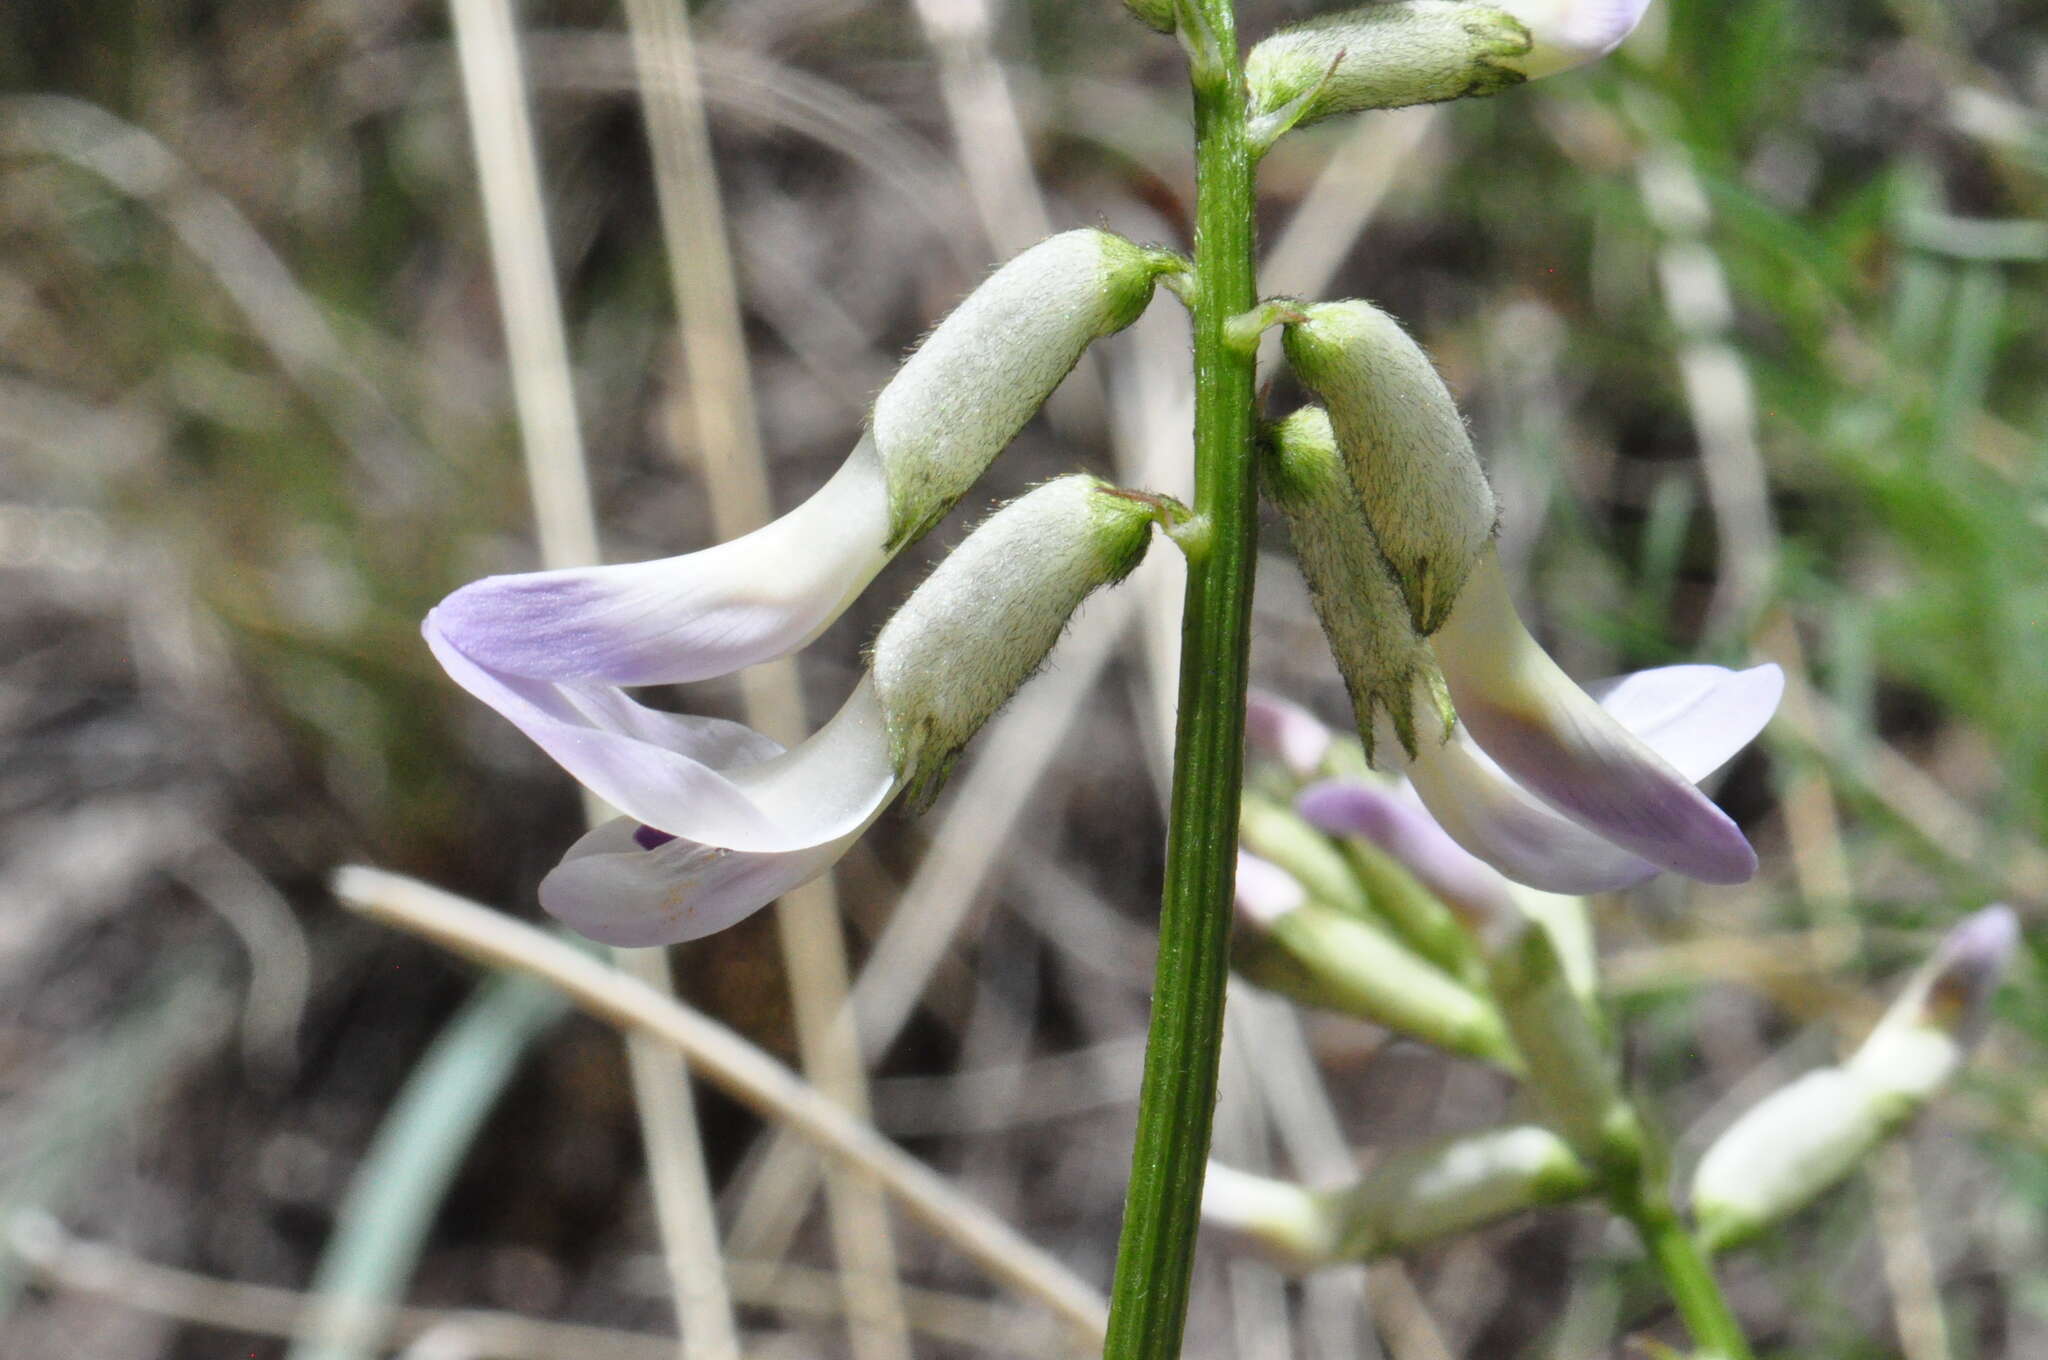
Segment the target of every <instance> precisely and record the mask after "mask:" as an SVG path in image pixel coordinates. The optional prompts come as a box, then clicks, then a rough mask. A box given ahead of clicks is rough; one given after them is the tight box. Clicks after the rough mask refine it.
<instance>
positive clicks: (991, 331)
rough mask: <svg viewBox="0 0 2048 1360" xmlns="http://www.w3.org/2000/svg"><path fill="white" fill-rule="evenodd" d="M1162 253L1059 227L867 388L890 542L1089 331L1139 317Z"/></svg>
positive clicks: (929, 519) (1049, 380) (1035, 394)
mask: <svg viewBox="0 0 2048 1360" xmlns="http://www.w3.org/2000/svg"><path fill="white" fill-rule="evenodd" d="M1186 267H1187V264H1186V261H1185V260H1183V259H1182V258H1181V257H1180V256H1178V255H1175V254H1172V253H1171V252H1167V251H1161V250H1152V249H1149V248H1146V247H1144V246H1139V245H1136V244H1134V243H1132V242H1130V241H1127V240H1125V239H1124V238H1123V237H1121V236H1117V235H1114V234H1113V233H1110V232H1106V231H1098V230H1095V229H1093V228H1083V229H1081V230H1078V231H1068V232H1062V233H1060V234H1059V235H1057V236H1052V237H1048V238H1047V239H1046V240H1043V241H1040V242H1039V243H1038V244H1037V245H1035V246H1032V247H1031V248H1030V249H1029V250H1026V251H1025V252H1023V253H1022V254H1021V255H1018V256H1017V257H1016V258H1015V259H1012V260H1011V261H1010V262H1009V263H1007V264H1005V265H1004V266H1002V268H1000V269H998V270H996V272H995V273H993V274H991V275H990V276H989V277H988V278H987V279H986V280H985V281H984V282H983V283H982V285H981V286H980V287H979V288H976V289H975V290H974V291H973V292H972V293H970V294H968V295H967V297H966V298H965V299H964V300H963V301H962V302H961V303H960V305H959V306H958V307H956V308H954V310H953V312H952V314H951V315H949V316H947V317H946V319H945V320H943V321H941V322H940V323H939V324H938V325H937V326H936V327H935V328H934V329H933V330H932V332H931V334H930V335H928V336H927V337H925V340H924V342H923V343H922V344H921V345H919V346H918V347H917V350H916V351H915V352H914V353H912V354H911V356H910V357H909V358H908V359H906V360H905V361H904V363H903V366H902V367H901V368H900V369H898V370H897V372H896V376H895V377H894V378H892V379H890V381H889V384H888V386H886V387H884V388H883V389H882V392H881V394H880V395H879V396H877V397H876V398H875V406H874V410H873V413H872V415H871V416H870V420H869V426H870V430H871V433H872V437H873V440H874V445H875V452H876V454H877V456H878V457H879V458H880V459H881V462H882V469H883V474H884V476H885V478H886V480H887V483H888V488H889V537H888V541H887V547H888V549H889V550H890V551H892V552H893V551H895V550H896V549H898V548H901V547H903V546H904V545H905V544H908V543H911V542H914V541H915V540H916V539H918V538H920V537H922V536H923V535H924V534H925V533H927V532H928V531H929V530H930V529H931V528H932V526H933V525H935V524H937V523H938V522H939V521H940V520H941V519H943V518H945V516H946V514H947V512H948V511H950V510H951V509H952V508H953V506H954V505H955V504H956V503H958V501H959V500H960V498H961V497H962V496H963V495H965V494H966V493H967V490H968V489H969V488H970V487H972V486H973V485H974V483H975V481H977V480H978V479H979V478H980V476H981V474H982V473H983V472H984V471H986V470H987V468H988V465H989V464H990V463H991V462H993V461H994V459H995V456H996V455H997V454H998V453H1000V452H1002V450H1003V449H1004V448H1005V447H1006V446H1007V445H1008V444H1009V443H1010V441H1011V440H1012V439H1014V438H1016V436H1017V432H1018V431H1019V430H1021V429H1023V428H1024V425H1025V423H1026V422H1027V421H1029V420H1030V419H1031V417H1032V416H1033V415H1034V414H1036V413H1037V411H1038V408H1039V407H1040V406H1043V405H1044V404H1045V399H1046V398H1047V397H1049V396H1051V395H1052V392H1053V389H1054V388H1056V387H1058V386H1059V385H1060V382H1061V380H1062V379H1064V378H1065V377H1066V376H1067V374H1068V373H1069V372H1070V371H1071V370H1072V369H1073V367H1074V365H1075V364H1076V363H1078V362H1079V361H1080V358H1081V355H1082V353H1083V352H1084V351H1085V350H1086V349H1087V348H1088V346H1089V345H1090V344H1092V343H1093V342H1094V341H1096V340H1097V339H1100V338H1101V337H1103V336H1105V335H1112V334H1114V333H1116V332H1117V331H1120V330H1122V329H1123V328H1124V327H1126V326H1128V325H1130V324H1131V323H1132V322H1133V321H1135V320H1137V318H1138V316H1139V314H1140V313H1142V312H1143V311H1144V310H1145V308H1146V306H1147V305H1148V304H1149V303H1150V302H1151V300H1152V295H1153V291H1154V289H1155V287H1156V285H1157V282H1158V280H1159V278H1160V276H1161V275H1163V274H1170V273H1175V272H1178V271H1181V270H1184V269H1185V268H1186Z"/></svg>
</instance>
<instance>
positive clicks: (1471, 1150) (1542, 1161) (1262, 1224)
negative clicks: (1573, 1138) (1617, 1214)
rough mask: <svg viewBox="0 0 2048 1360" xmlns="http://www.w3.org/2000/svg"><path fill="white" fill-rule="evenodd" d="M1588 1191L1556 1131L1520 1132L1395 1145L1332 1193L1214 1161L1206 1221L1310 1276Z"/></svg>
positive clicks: (1529, 1128) (1585, 1176) (1587, 1176)
mask: <svg viewBox="0 0 2048 1360" xmlns="http://www.w3.org/2000/svg"><path fill="white" fill-rule="evenodd" d="M1592 1188H1593V1177H1592V1175H1591V1173H1590V1172H1588V1171H1587V1170H1586V1168H1585V1167H1584V1166H1583V1165H1582V1164H1581V1163H1580V1162H1579V1160H1578V1158H1576V1157H1574V1156H1573V1155H1572V1151H1571V1149H1570V1148H1568V1147H1566V1146H1565V1144H1564V1143H1563V1142H1562V1141H1561V1140H1560V1139H1559V1138H1558V1137H1557V1135H1556V1134H1554V1133H1552V1132H1550V1131H1549V1130H1548V1129H1543V1128H1537V1127H1535V1126H1534V1125H1523V1126H1521V1127H1517V1128H1505V1129H1488V1130H1485V1131H1484V1132H1480V1133H1466V1134H1456V1135H1453V1136H1451V1137H1448V1138H1442V1139H1437V1140H1434V1141H1431V1142H1428V1143H1422V1144H1417V1145H1415V1146H1412V1147H1405V1148H1397V1149H1395V1150H1394V1151H1392V1152H1389V1153H1387V1154H1386V1155H1385V1156H1383V1157H1381V1158H1379V1159H1378V1160H1377V1161H1375V1162H1374V1163H1373V1166H1372V1169H1371V1170H1370V1171H1368V1172H1367V1173H1366V1174H1365V1175H1364V1176H1362V1177H1360V1178H1359V1179H1358V1180H1357V1181H1354V1182H1353V1183H1351V1184H1350V1185H1345V1186H1339V1187H1336V1188H1334V1189H1329V1190H1310V1189H1307V1188H1305V1187H1303V1186H1299V1185H1293V1184H1290V1183H1288V1182H1286V1181H1276V1180H1270V1179H1268V1178H1266V1177H1264V1176H1254V1175H1250V1174H1248V1173H1246V1172H1243V1171H1237V1170H1234V1169H1232V1168H1230V1167H1225V1166H1219V1165H1218V1164H1216V1163H1214V1162H1211V1163H1210V1164H1209V1174H1208V1180H1207V1182H1206V1184H1205V1185H1204V1188H1203V1194H1202V1221H1203V1223H1204V1224H1206V1225H1207V1226H1209V1227H1211V1228H1224V1229H1228V1230H1230V1231H1232V1232H1234V1233H1236V1234H1238V1235H1239V1236H1241V1237H1243V1238H1245V1239H1247V1240H1249V1241H1251V1242H1253V1243H1255V1244H1256V1245H1258V1246H1259V1247H1260V1248H1262V1249H1264V1250H1265V1251H1267V1252H1268V1253H1270V1254H1272V1255H1273V1256H1275V1257H1277V1258H1279V1260H1280V1262H1281V1263H1282V1264H1284V1265H1287V1266H1289V1267H1291V1268H1293V1269H1296V1270H1302V1271H1307V1270H1314V1269H1317V1268H1320V1267H1323V1266H1329V1265H1334V1264H1337V1263H1338V1262H1341V1261H1367V1260H1372V1259H1375V1258H1377V1257H1381V1256H1387V1255H1391V1254H1393V1253H1395V1252H1401V1251H1407V1250H1410V1249H1412V1248H1414V1247H1419V1246H1424V1245H1426V1244H1428V1243H1430V1242H1436V1241H1441V1240H1442V1239H1444V1238H1447V1237H1455V1236H1457V1235H1459V1234H1461V1233H1465V1232H1470V1231H1471V1230H1472V1229H1474V1228H1478V1227H1481V1226H1483V1225H1485V1224H1488V1223H1492V1222H1494V1221H1496V1220H1498V1219H1502V1218H1506V1217H1508V1216H1509V1215H1511V1214H1517V1213H1521V1212H1523V1211H1524V1210H1528V1209H1536V1208H1541V1207H1543V1206H1544V1205H1549V1204H1562V1203H1564V1202H1566V1201H1568V1200H1572V1199H1576V1198H1578V1197H1579V1196H1580V1195H1583V1194H1585V1193H1586V1192H1587V1191H1589V1190H1591V1189H1592Z"/></svg>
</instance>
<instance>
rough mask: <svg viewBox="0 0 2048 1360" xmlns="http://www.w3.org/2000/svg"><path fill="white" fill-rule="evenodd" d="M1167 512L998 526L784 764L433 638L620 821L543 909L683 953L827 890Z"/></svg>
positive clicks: (1046, 492)
mask: <svg viewBox="0 0 2048 1360" xmlns="http://www.w3.org/2000/svg"><path fill="white" fill-rule="evenodd" d="M1159 513H1160V511H1159V506H1158V503H1157V502H1156V500H1154V499H1152V498H1148V497H1132V496H1130V495H1128V494H1125V493H1119V492H1114V491H1113V490H1111V489H1108V488H1105V487H1104V486H1103V485H1102V484H1101V483H1099V482H1097V481H1096V480H1095V479H1094V478H1092V477H1083V476H1074V477H1063V478H1060V479H1058V480H1056V481H1053V482H1048V483H1047V484H1045V485H1044V486H1041V487H1039V488H1037V489H1036V490H1034V491H1032V492H1030V493H1028V494H1026V495H1024V496H1022V497H1019V498H1018V499H1017V500H1015V501H1013V502H1011V503H1010V504H1009V505H1007V506H1005V507H1003V508H1002V509H1001V510H998V511H997V512H996V513H995V514H994V515H992V516H990V517H989V518H988V519H987V520H986V521H984V522H983V523H982V524H981V525H980V526H979V527H977V528H976V529H975V531H974V532H973V533H971V534H969V535H968V537H967V539H966V540H965V542H963V543H962V544H961V546H960V547H959V548H958V549H957V550H955V551H954V553H953V554H952V555H951V556H949V557H947V558H946V559H945V560H944V561H943V562H941V563H940V564H939V566H938V567H937V568H936V569H935V570H934V571H933V572H932V574H931V575H930V576H929V577H928V578H927V579H926V580H925V582H924V584H922V585H921V586H919V587H918V589H917V590H916V591H915V592H913V593H912V595H911V596H910V599H909V600H908V601H907V602H906V603H905V604H904V606H903V608H902V609H900V610H899V611H898V612H897V614H896V616H895V617H894V618H892V619H891V620H890V621H889V623H888V624H887V625H885V626H884V627H883V629H882V631H881V633H880V635H879V636H878V637H877V638H876V640H875V645H874V648H873V652H872V663H873V664H872V669H871V671H870V673H869V675H868V676H866V677H865V678H863V680H862V681H861V683H860V684H859V685H858V686H857V687H856V688H855V689H854V691H853V694H852V695H851V696H850V697H849V698H848V699H847V701H846V703H845V704H844V705H843V706H842V707H841V708H840V710H839V713H838V714H837V716H835V717H834V718H833V719H832V720H831V721H830V722H828V723H826V724H825V726H824V727H822V728H820V729H819V730H818V732H817V733H816V734H815V735H813V736H812V737H811V738H810V739H809V740H807V741H805V742H803V743H802V744H801V745H799V746H797V747H796V748H794V749H792V750H784V749H783V748H782V747H781V746H780V745H778V744H777V743H775V742H773V741H770V740H769V739H768V738H766V737H764V736H762V735H760V734H759V733H757V732H755V731H753V730H752V729H750V728H747V727H744V726H741V725H740V724H738V723H731V722H724V721H721V720H719V719H715V718H700V717H690V716H685V715H678V714H670V713H661V712H656V711H655V710H652V709H649V708H645V707H643V706H641V705H640V704H637V703H635V702H634V701H633V700H631V699H630V698H628V697H627V696H626V694H625V693H624V692H623V691H622V690H621V689H619V688H618V687H617V685H616V684H615V683H610V681H611V672H609V671H607V670H603V669H598V668H597V667H596V665H595V664H593V669H592V671H590V672H587V673H584V674H580V675H568V676H560V675H558V676H556V677H554V678H546V679H543V678H536V677H534V676H531V675H520V674H514V673H510V672H508V671H505V670H501V669H497V668H495V667H493V666H491V665H489V664H486V663H484V662H483V661H482V660H481V659H479V658H478V657H477V656H476V655H475V654H474V653H473V652H472V651H471V650H470V647H469V646H468V645H467V641H468V640H467V639H465V638H462V637H459V636H457V635H456V634H455V633H454V632H453V631H451V630H450V629H449V628H448V627H446V626H445V620H444V618H443V615H442V611H440V610H436V611H435V612H433V613H431V614H429V615H428V616H427V620H426V623H425V625H424V627H423V631H424V633H425V635H426V639H427V643H428V645H429V646H430V647H431V648H432V649H433V652H434V655H435V657H436V658H437V659H438V660H439V661H440V662H441V665H442V666H443V667H444V668H445V669H446V670H447V672H448V674H449V676H450V677H451V678H453V679H454V680H455V682H456V683H457V684H459V685H461V686H462V687H463V688H464V689H466V690H468V691H469V692H470V693H471V694H473V695H475V696H476V697H477V698H479V699H481V700H483V701H484V702H485V703H487V704H489V705H490V706H491V707H492V708H495V709H496V710H497V711H498V712H499V713H501V714H503V715H504V716H505V717H506V718H509V719H510V720H511V721H512V722H513V723H515V724H516V725H517V726H518V727H519V729H520V730H521V731H523V732H524V733H526V735H527V736H528V737H530V738H532V739H533V741H534V742H535V743H536V744H538V745H539V746H540V747H541V749H542V750H544V751H546V752H547V753H548V754H549V755H550V756H552V757H553V758H554V759H555V760H556V761H557V762H558V763H559V764H560V765H561V766H562V767H563V768H564V769H566V770H568V771H569V773H570V774H572V775H574V776H575V777H576V778H577V779H578V780H580V781H581V782H582V783H583V784H584V785H585V786H586V787H587V788H589V789H590V790H591V791H592V792H594V793H596V794H597V795H598V796H599V797H601V798H603V799H604V800H605V801H607V802H609V803H611V804H613V805H614V806H616V807H617V808H618V809H619V810H620V811H621V812H622V813H624V814H625V815H624V816H623V817H621V818H619V819H617V820H614V821H611V822H608V823H606V824H605V825H603V826H601V827H599V828H597V829H596V830H594V831H591V832H590V833H588V834H587V835H585V836H584V837H583V838H582V839H581V840H579V841H578V842H577V843H576V844H575V845H574V846H573V847H571V849H570V851H569V853H568V855H567V856H566V857H565V858H564V860H563V862H562V863H561V865H559V866H558V867H557V868H556V869H555V870H554V871H553V872H552V873H551V874H549V875H548V877H547V878H546V880H544V881H543V883H542V884H541V894H540V895H541V904H542V905H543V906H544V907H546V908H547V909H548V910H549V911H550V912H552V913H553V914H554V915H556V916H558V917H560V918H561V919H562V920H564V921H566V922H567V923H569V924H570V925H572V926H574V927H575V928H576V929H578V930H580V931H582V932H583V933H584V934H586V935H589V936H591V937H592V938H594V939H599V940H603V941H605V942H607V943H611V944H625V945H646V944H656V943H662V942H674V941H678V940H687V939H692V938H695V937H696V936H699V935H703V934H706V933H709V932H710V931H714V930H719V929H722V928H723V927H725V926H728V925H730V924H732V923H733V922H735V921H737V920H739V919H740V918H741V917H743V916H745V915H747V914H748V913H750V912H752V911H754V910H756V909H757V908H759V907H762V906H765V905H766V904H767V903H769V902H770V901H773V900H774V899H775V898H776V897H778V896H780V895H781V894H782V893H783V892H785V891H787V890H788V889H789V888H791V887H794V886H796V885H797V884H799V883H802V882H805V881H807V880H808V879H810V878H813V877H815V876H816V875H817V874H819V873H822V872H823V871H824V870H825V869H826V868H828V867H830V866H831V864H832V863H833V862H834V861H836V860H837V859H838V858H839V856H840V855H842V854H843V853H845V851H846V848H847V847H848V846H849V845H851V844H852V843H853V841H854V840H855V839H856V838H857V837H859V835H860V834H861V833H862V832H863V831H865V830H866V829H867V827H868V826H869V825H870V824H872V823H873V821H874V820H875V818H876V817H878V816H879V815H880V814H881V812H882V810H883V808H885V807H886V806H887V805H888V804H889V802H890V800H891V799H892V798H894V797H895V796H896V794H897V793H898V792H900V791H903V790H905V789H910V790H912V791H913V792H915V791H920V790H926V789H929V788H931V787H933V786H935V785H936V783H937V782H938V780H940V779H941V778H942V777H943V775H944V771H945V768H946V765H947V764H948V763H949V762H950V760H951V759H952V757H953V755H954V753H955V752H956V751H957V750H958V749H959V747H960V746H961V745H962V744H964V743H965V742H966V741H967V740H968V738H970V737H971V736H972V735H973V734H974V732H975V731H976V730H978V729H979V728H980V727H981V725H982V724H983V723H984V722H986V721H987V720H988V718H989V716H990V715H991V714H993V713H994V712H995V711H996V709H997V708H999V707H1001V705H1002V704H1003V703H1004V702H1006V701H1007V700H1008V699H1009V697H1010V695H1011V694H1012V693H1013V692H1014V691H1015V690H1016V688H1017V686H1018V685H1020V684H1022V683H1023V681H1024V680H1025V679H1027V678H1028V677H1029V676H1030V674H1031V673H1032V671H1034V670H1036V669H1037V667H1038V665H1039V663H1040V662H1041V661H1043V660H1044V658H1045V656H1046V653H1047V652H1048V651H1049V650H1050V649H1051V647H1052V645H1053V643H1054V642H1055V641H1056V640H1057V639H1058V637H1059V633H1060V630H1061V629H1062V628H1063V627H1064V626H1065V624H1066V621H1067V619H1068V616H1069V615H1071V614H1072V613H1073V611H1074V609H1075V608H1076V607H1078V606H1079V604H1080V602H1081V600H1082V599H1083V598H1085V597H1086V596H1087V595H1088V594H1089V593H1090V592H1091V591H1093V590H1095V589H1096V588H1098V587H1100V586H1103V585H1107V584H1111V583H1113V582H1115V581H1118V580H1121V579H1122V578H1123V576H1124V575H1125V574H1127V573H1128V572H1129V571H1130V570H1131V568H1132V567H1134V566H1136V565H1137V562H1138V560H1139V558H1141V557H1142V556H1143V554H1144V551H1145V548H1146V546H1147V544H1148V542H1149V539H1150V526H1151V524H1152V523H1153V521H1154V519H1155V517H1156V516H1157V515H1158V514H1159ZM543 622H544V623H545V622H546V620H543ZM603 640H604V639H603V638H602V637H601V636H600V637H599V639H598V641H599V643H602V642H603ZM593 651H594V653H595V654H596V655H598V656H600V657H603V656H606V655H610V653H607V652H606V651H605V650H604V649H603V647H602V646H598V647H595V648H593Z"/></svg>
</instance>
